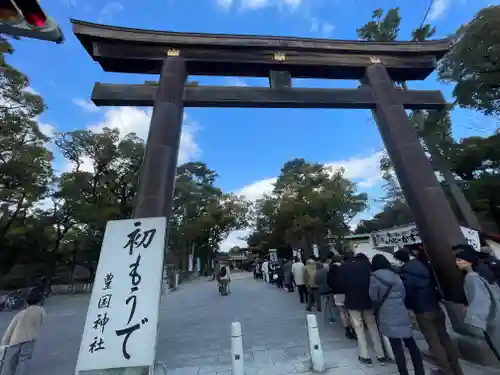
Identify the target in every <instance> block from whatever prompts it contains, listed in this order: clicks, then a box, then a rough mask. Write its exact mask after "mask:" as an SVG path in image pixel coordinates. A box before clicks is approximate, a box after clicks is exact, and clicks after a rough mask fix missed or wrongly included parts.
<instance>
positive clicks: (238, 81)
mask: <svg viewBox="0 0 500 375" xmlns="http://www.w3.org/2000/svg"><path fill="white" fill-rule="evenodd" d="M225 81H226V83H227V85H228V86H248V85H247V83H246V82H245V80H243V79H242V78H240V77H226V78H225Z"/></svg>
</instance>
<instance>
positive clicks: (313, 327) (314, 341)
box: [307, 314, 325, 372]
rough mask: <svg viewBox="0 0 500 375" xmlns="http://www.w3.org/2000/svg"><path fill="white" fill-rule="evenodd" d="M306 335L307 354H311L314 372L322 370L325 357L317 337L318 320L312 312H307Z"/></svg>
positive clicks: (323, 369)
mask: <svg viewBox="0 0 500 375" xmlns="http://www.w3.org/2000/svg"><path fill="white" fill-rule="evenodd" d="M307 336H308V338H309V354H310V356H311V363H312V369H313V371H315V372H324V371H325V359H324V357H323V348H321V340H320V338H319V330H318V322H317V320H316V315H314V314H307Z"/></svg>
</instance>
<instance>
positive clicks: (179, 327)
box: [0, 274, 498, 375]
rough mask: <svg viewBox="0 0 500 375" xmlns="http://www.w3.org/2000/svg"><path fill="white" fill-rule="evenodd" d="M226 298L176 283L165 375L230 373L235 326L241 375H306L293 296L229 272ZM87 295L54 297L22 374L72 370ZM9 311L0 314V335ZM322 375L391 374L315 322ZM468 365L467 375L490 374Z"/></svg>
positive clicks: (165, 323) (163, 345)
mask: <svg viewBox="0 0 500 375" xmlns="http://www.w3.org/2000/svg"><path fill="white" fill-rule="evenodd" d="M231 290H232V294H231V295H229V296H227V297H222V296H219V295H218V293H217V287H216V284H215V283H214V282H209V281H206V280H199V281H195V282H192V283H190V284H185V285H182V286H181V288H180V289H179V290H178V291H176V292H174V293H171V294H169V295H167V296H165V298H163V300H162V303H161V319H160V324H161V325H160V337H159V342H158V352H157V359H158V361H160V362H163V363H165V364H166V365H167V367H168V375H230V370H231V362H230V330H231V323H232V322H235V321H239V322H241V325H242V330H243V346H244V350H245V353H244V360H245V374H246V375H292V374H297V373H304V374H308V373H309V372H310V368H309V361H308V347H307V331H306V320H305V319H306V313H305V311H304V308H303V306H301V305H300V304H299V301H298V296H297V294H296V293H294V294H291V293H285V292H283V291H281V290H278V289H277V288H276V287H274V286H271V285H266V284H264V283H263V282H262V281H255V280H253V279H252V277H251V274H241V275H237V276H236V275H235V277H234V280H233V282H231ZM87 304H88V296H72V297H69V296H54V297H51V298H50V299H49V300H48V301H47V304H46V306H45V307H46V310H47V313H48V317H47V320H46V323H45V324H44V327H43V330H42V334H41V337H40V339H39V341H38V343H37V346H36V349H35V355H34V357H33V360H32V361H33V369H36V370H35V372H34V373H33V372H32V373H30V374H28V375H35V374H36V375H69V374H73V373H74V368H75V363H76V357H77V353H78V348H79V345H80V337H81V333H82V331H83V325H84V319H85V314H86V310H87ZM12 315H13V314H12V313H0V333H3V332H4V330H5V328H6V327H7V325H8V323H9V321H10V319H11V318H12ZM318 321H319V324H320V336H321V339H322V346H323V350H324V352H325V361H326V363H327V368H328V371H327V375H348V374H349V375H383V374H397V371H396V368H395V366H394V365H389V366H384V367H381V366H378V365H374V366H373V367H366V366H363V365H360V364H359V362H358V361H357V355H358V354H357V349H356V343H355V342H353V341H350V340H347V339H345V338H344V336H343V332H342V331H343V330H342V329H341V327H339V326H338V325H337V324H334V325H328V324H324V322H323V321H322V317H321V316H319V317H318ZM494 373H496V374H497V375H498V371H496V372H490V373H488V372H483V371H480V370H478V369H474V368H466V369H465V374H467V375H490V374H491V375H493V374H494Z"/></svg>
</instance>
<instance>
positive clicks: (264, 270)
mask: <svg viewBox="0 0 500 375" xmlns="http://www.w3.org/2000/svg"><path fill="white" fill-rule="evenodd" d="M262 276H263V277H264V281H265V282H266V283H268V282H269V261H268V260H266V261H264V263H262Z"/></svg>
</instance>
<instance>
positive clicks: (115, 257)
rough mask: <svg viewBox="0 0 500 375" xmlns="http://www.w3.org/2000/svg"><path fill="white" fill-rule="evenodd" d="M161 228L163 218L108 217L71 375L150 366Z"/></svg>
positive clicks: (163, 228)
mask: <svg viewBox="0 0 500 375" xmlns="http://www.w3.org/2000/svg"><path fill="white" fill-rule="evenodd" d="M166 227H167V221H166V218H164V217H155V218H146V219H130V220H115V221H109V222H108V224H107V226H106V232H105V234H104V240H103V243H102V248H101V254H100V257H99V264H98V266H97V272H96V276H95V281H94V288H93V290H92V295H91V297H90V303H89V308H88V311H87V318H86V320H85V328H84V332H83V335H82V342H81V344H80V351H79V353H78V360H77V364H76V374H77V375H78V374H86V373H87V374H91V373H92V374H93V373H100V370H109V369H125V368H136V369H137V370H138V371H137V373H141V374H142V373H143V374H148V373H149V371H150V369H152V368H153V367H154V362H155V352H156V337H157V333H158V315H159V305H160V296H161V288H162V278H163V258H164V254H165V235H166ZM139 369H143V370H139Z"/></svg>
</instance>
